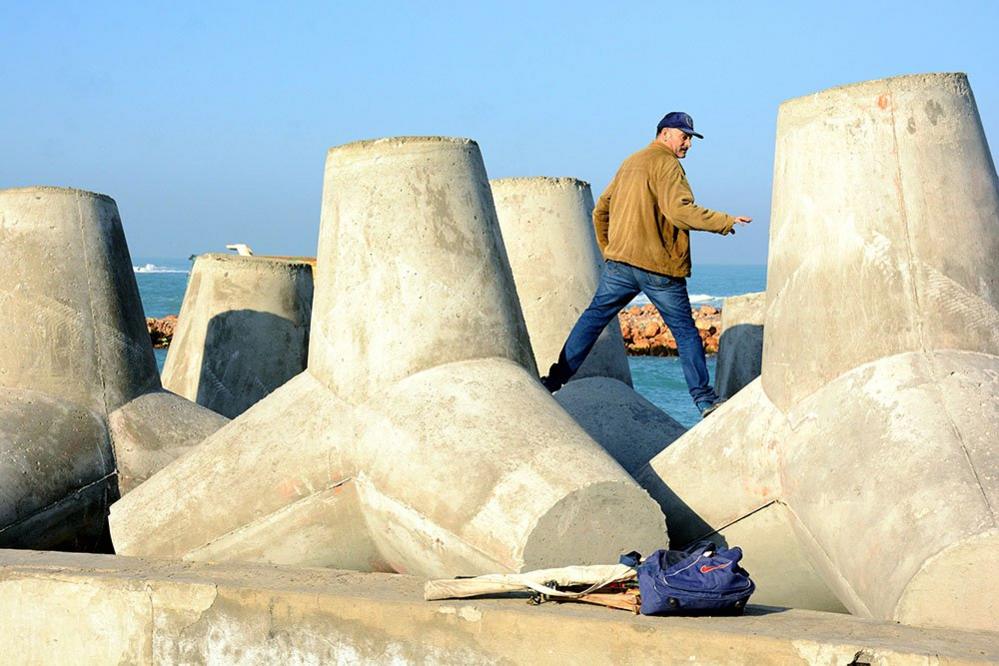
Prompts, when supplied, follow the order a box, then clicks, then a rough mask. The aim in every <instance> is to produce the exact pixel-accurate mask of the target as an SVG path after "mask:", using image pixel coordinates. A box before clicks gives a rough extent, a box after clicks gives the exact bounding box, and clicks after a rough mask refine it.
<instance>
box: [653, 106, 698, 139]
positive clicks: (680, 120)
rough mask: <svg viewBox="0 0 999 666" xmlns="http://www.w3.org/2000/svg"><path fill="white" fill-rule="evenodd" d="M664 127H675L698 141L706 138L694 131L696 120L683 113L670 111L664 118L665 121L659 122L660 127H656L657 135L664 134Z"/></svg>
mask: <svg viewBox="0 0 999 666" xmlns="http://www.w3.org/2000/svg"><path fill="white" fill-rule="evenodd" d="M664 127H675V128H676V129H678V130H680V131H681V132H684V133H686V134H690V135H692V136H696V137H697V138H698V139H703V138H704V137H703V136H702V135H700V134H698V133H697V132H695V131H694V119H693V118H691V117H690V115H689V114H686V113H684V112H683V111H670V112H669V113H667V114H666V115H665V116H663V119H662V120H660V121H659V124H658V125H656V134H659V132H662V131H663V128H664Z"/></svg>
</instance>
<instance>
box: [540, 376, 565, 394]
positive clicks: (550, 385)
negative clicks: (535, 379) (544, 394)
mask: <svg viewBox="0 0 999 666" xmlns="http://www.w3.org/2000/svg"><path fill="white" fill-rule="evenodd" d="M541 383H542V384H544V387H545V388H546V389H548V392H549V393H554V392H555V391H557V390H559V389H560V388H562V382H560V381H559V380H557V379H555V378H554V377H542V378H541Z"/></svg>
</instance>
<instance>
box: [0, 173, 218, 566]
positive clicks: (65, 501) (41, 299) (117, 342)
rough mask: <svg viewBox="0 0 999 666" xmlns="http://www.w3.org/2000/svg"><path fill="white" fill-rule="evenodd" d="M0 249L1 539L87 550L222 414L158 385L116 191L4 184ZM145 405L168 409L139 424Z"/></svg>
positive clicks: (9, 543) (0, 202)
mask: <svg viewBox="0 0 999 666" xmlns="http://www.w3.org/2000/svg"><path fill="white" fill-rule="evenodd" d="M0 246H2V247H3V252H4V261H3V262H2V266H0V273H2V279H0V321H3V322H4V325H3V326H2V327H0V415H2V419H0V423H2V425H0V544H2V545H5V546H17V547H46V548H54V547H71V548H85V547H88V546H87V543H88V542H91V541H92V540H93V539H95V538H97V535H98V534H100V533H102V532H104V531H105V529H106V522H105V514H106V511H107V507H108V504H109V503H110V501H112V500H113V498H114V497H115V496H116V495H117V494H118V492H119V491H120V492H127V491H128V490H129V489H130V488H131V487H133V486H134V485H135V484H136V483H139V482H140V481H141V480H142V479H144V478H146V477H147V476H149V475H150V474H152V473H153V472H154V471H156V470H157V469H159V467H161V466H162V464H163V463H164V462H165V461H166V459H167V458H171V459H172V457H174V456H175V455H177V454H179V453H180V452H181V451H183V450H186V449H187V448H190V447H191V446H192V445H193V444H195V443H197V442H199V441H200V440H202V439H204V437H205V436H206V435H208V434H209V433H211V432H213V431H214V430H216V429H218V427H219V426H220V425H221V424H222V423H223V422H224V421H225V419H223V418H221V417H219V416H217V415H215V414H212V413H211V412H209V411H208V410H205V409H203V408H201V407H198V406H197V405H194V404H193V403H187V402H178V399H177V398H176V396H173V395H171V394H169V393H167V392H165V391H163V390H162V389H161V387H160V380H159V374H158V373H157V370H156V361H155V359H154V357H153V350H152V346H151V344H150V342H149V335H148V333H147V332H146V326H145V318H144V317H143V312H142V304H141V302H140V301H139V292H138V288H137V286H136V283H135V275H134V273H133V271H132V263H131V260H130V258H129V255H128V248H127V246H126V244H125V236H124V233H123V231H122V227H121V220H120V218H119V216H118V208H117V206H116V204H115V202H114V200H112V199H111V198H110V197H106V196H104V195H100V194H94V193H91V192H84V191H81V190H72V189H63V188H54V187H29V188H20V189H10V190H2V191H0ZM140 403H141V406H140ZM149 405H157V409H162V408H165V407H166V406H169V407H168V408H169V409H170V410H171V416H172V417H173V418H171V419H170V420H169V421H159V422H157V424H156V427H155V428H148V427H147V428H143V426H144V425H148V421H147V417H148V414H146V413H145V412H143V410H144V409H145V406H149ZM153 411H155V410H153ZM140 412H143V414H142V415H141V416H140ZM140 432H141V436H137V434H138V433H140Z"/></svg>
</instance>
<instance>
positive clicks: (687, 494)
mask: <svg viewBox="0 0 999 666" xmlns="http://www.w3.org/2000/svg"><path fill="white" fill-rule="evenodd" d="M774 173H775V178H774V211H773V215H772V217H771V220H772V222H771V224H772V226H771V237H770V260H771V264H770V267H769V270H768V285H767V299H768V304H767V318H766V324H765V336H764V354H763V367H762V370H763V373H762V377H761V378H760V379H759V380H757V382H754V383H753V384H750V385H749V386H748V387H747V388H745V389H743V390H742V391H740V392H739V393H738V394H736V395H735V396H734V397H733V398H732V399H731V400H730V401H729V402H728V403H727V404H726V405H725V406H723V407H722V408H721V409H719V410H718V412H716V415H712V418H711V419H709V420H707V421H706V422H705V423H703V424H701V425H699V426H697V427H695V428H693V429H692V430H690V431H688V433H687V434H686V435H685V436H684V437H682V438H680V439H679V440H677V441H676V442H674V443H673V445H671V446H670V447H669V448H668V449H667V450H666V451H665V452H664V453H663V454H661V455H660V456H658V457H657V458H656V459H655V460H653V461H652V463H651V464H650V465H649V466H648V468H646V469H645V470H643V472H641V473H640V474H639V478H640V479H643V485H645V486H646V487H649V488H653V487H654V478H655V477H658V478H659V479H660V480H661V481H662V484H663V485H662V487H660V489H659V490H658V491H654V492H653V494H654V495H656V496H657V497H658V499H659V500H660V502H661V503H662V505H663V506H664V509H665V511H666V513H667V516H668V518H669V521H670V531H671V536H672V537H673V538H674V539H675V540H676V541H677V542H682V541H684V540H685V538H686V537H688V536H693V535H694V534H696V533H698V532H700V533H710V532H712V531H714V530H720V531H721V533H722V535H723V536H725V537H726V538H729V535H730V534H732V530H733V529H738V526H739V525H740V523H742V522H746V521H751V520H755V514H754V513H753V512H754V510H757V509H758V507H760V506H761V503H762V502H763V501H767V500H771V501H775V502H777V503H779V504H781V505H783V506H784V508H783V511H782V512H781V513H779V514H778V513H774V515H773V516H771V518H774V519H779V520H778V521H777V522H778V523H779V524H776V525H774V529H778V531H779V532H780V533H781V535H782V536H779V537H777V536H775V537H773V538H774V539H775V540H778V541H779V542H780V543H782V544H784V545H785V546H786V548H787V551H788V552H789V553H792V555H789V557H788V558H781V557H779V556H776V555H777V554H775V556H774V557H771V558H769V559H766V560H755V561H751V563H747V566H749V568H750V570H751V572H752V574H753V576H754V578H756V579H757V580H758V581H760V582H761V584H760V586H759V594H760V595H761V598H769V599H771V600H772V601H773V602H778V603H787V602H788V601H789V600H790V599H791V597H790V596H789V595H790V594H791V593H792V592H793V591H791V590H786V589H782V587H781V586H780V585H778V584H777V583H776V582H775V581H779V579H780V578H781V577H783V576H785V575H786V571H787V569H788V566H789V562H796V561H798V560H800V559H801V557H800V555H801V554H804V556H805V559H807V561H808V563H809V564H810V567H811V569H812V570H813V571H814V572H816V573H817V574H818V575H819V576H820V577H821V579H822V580H823V581H824V583H825V585H826V586H827V587H828V590H831V591H832V592H833V593H834V594H835V595H836V597H837V598H838V599H839V601H840V602H841V603H842V604H843V605H844V606H846V608H848V609H849V610H850V611H851V612H853V613H856V614H858V615H862V616H868V617H876V618H884V619H891V620H898V621H900V622H906V623H912V624H921V625H936V626H953V627H963V628H983V629H992V630H999V586H997V583H996V582H995V581H994V580H993V579H992V578H990V577H988V576H983V575H982V572H984V571H988V570H989V569H990V568H992V567H994V566H996V565H997V564H999V548H997V546H999V518H997V515H996V507H999V438H997V436H996V434H997V432H999V355H997V352H999V288H997V285H999V264H997V263H996V262H995V257H996V256H999V226H997V225H996V219H997V218H999V186H997V179H996V172H995V168H994V165H993V164H992V161H991V158H990V154H989V151H988V146H987V145H986V143H985V138H984V136H983V134H982V128H981V124H980V122H979V118H978V113H977V110H976V108H975V104H974V100H973V98H972V95H971V90H970V88H969V87H968V82H967V80H966V78H965V77H964V76H963V75H956V74H938V75H926V76H909V77H900V78H895V79H887V80H881V81H871V82H866V83H861V84H857V85H853V86H847V87H844V88H837V89H834V90H830V91H826V92H824V93H820V94H818V95H813V96H810V97H804V98H800V99H796V100H792V101H790V102H787V103H785V104H784V105H782V107H781V110H780V114H779V117H778V140H777V155H776V161H775V169H774ZM801 328H805V329H807V330H809V331H812V332H814V334H813V335H810V336H807V337H806V336H800V335H798V334H797V333H798V331H799V330H800V329H801ZM884 331H891V332H892V334H891V335H885V334H884ZM699 460H703V461H711V465H710V466H706V467H702V468H700V470H699V473H691V472H693V470H694V468H692V467H691V465H693V464H694V462H695V461H699ZM650 477H651V480H650ZM718 488H723V489H724V492H712V489H718ZM764 489H765V491H764ZM767 510H770V509H767ZM772 522H773V521H772ZM789 532H791V533H793V534H794V538H791V537H789V536H788V533H789ZM680 535H683V536H680ZM762 535H763V533H762V532H759V531H757V530H752V529H743V530H742V536H740V539H742V540H743V542H742V545H744V546H747V548H746V550H747V553H752V552H753V550H754V548H755V546H754V547H750V544H751V543H752V542H753V541H754V540H756V539H758V538H762ZM760 547H761V548H762V544H760ZM800 589H801V588H799V592H797V593H795V594H798V598H797V600H796V601H795V602H796V603H801V604H803V605H810V606H819V607H822V606H824V605H826V604H828V595H827V594H826V592H824V591H822V590H821V589H820V588H819V587H818V586H812V588H811V589H812V590H813V592H811V593H809V598H807V599H805V600H802V599H801V598H800V596H801V595H800ZM768 595H769V596H768Z"/></svg>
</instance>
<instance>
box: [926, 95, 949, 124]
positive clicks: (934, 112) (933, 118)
mask: <svg viewBox="0 0 999 666" xmlns="http://www.w3.org/2000/svg"><path fill="white" fill-rule="evenodd" d="M923 108H924V109H925V111H926V117H927V118H928V119H929V121H930V124H931V125H936V124H937V121H938V120H940V118H942V117H943V115H944V110H943V107H942V106H940V102H938V101H936V100H933V99H931V100H929V101H927V102H926V106H925V107H923Z"/></svg>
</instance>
